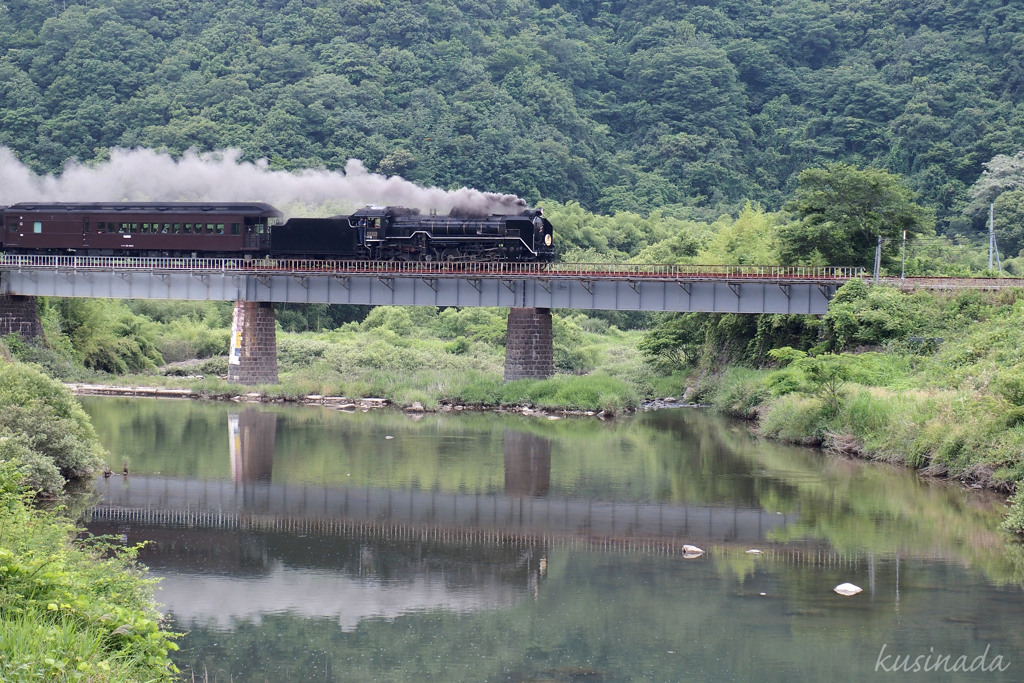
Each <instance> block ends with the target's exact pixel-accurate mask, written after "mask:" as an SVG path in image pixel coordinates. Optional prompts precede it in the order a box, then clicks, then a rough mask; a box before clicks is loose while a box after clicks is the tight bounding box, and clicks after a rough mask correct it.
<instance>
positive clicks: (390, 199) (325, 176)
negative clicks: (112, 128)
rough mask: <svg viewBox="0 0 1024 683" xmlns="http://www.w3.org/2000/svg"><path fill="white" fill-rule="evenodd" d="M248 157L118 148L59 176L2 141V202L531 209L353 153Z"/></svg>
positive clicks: (493, 211)
mask: <svg viewBox="0 0 1024 683" xmlns="http://www.w3.org/2000/svg"><path fill="white" fill-rule="evenodd" d="M240 157H241V151H240V150H237V149H227V150H222V151H218V152H210V153H199V152H196V151H194V150H190V151H188V152H186V153H185V155H184V156H182V158H181V159H178V160H175V159H173V158H172V157H171V156H170V155H169V154H166V153H162V152H156V151H153V150H149V149H114V150H112V151H111V153H110V161H106V162H102V163H98V164H95V165H91V166H86V165H84V164H81V163H78V162H75V161H72V162H68V164H67V165H66V166H65V167H64V172H63V173H61V174H60V175H59V176H39V175H36V174H35V173H33V172H32V171H31V169H29V168H28V167H27V166H25V165H24V164H23V163H21V162H20V161H19V160H18V159H17V158H16V157H15V155H14V153H13V152H12V151H11V150H10V149H8V148H6V147H0V206H2V205H7V204H15V203H18V202H43V201H48V202H117V201H166V202H171V201H211V202H229V201H262V202H267V203H270V204H274V205H277V206H286V205H289V204H295V203H303V204H307V205H321V204H324V203H327V202H339V201H341V202H349V203H351V204H353V205H354V206H363V205H366V204H373V205H391V206H406V207H410V208H417V209H420V210H422V211H426V212H431V211H433V212H437V213H448V212H449V211H451V210H452V209H455V210H456V211H458V212H459V213H464V214H476V215H489V214H502V215H510V214H516V213H519V212H520V211H522V210H523V209H524V208H526V202H525V201H524V200H522V199H520V198H519V197H516V196H515V195H508V194H498V193H494V192H481V191H479V190H473V189H469V188H465V187H464V188H462V189H459V190H442V189H440V188H436V187H429V188H428V187H420V186H419V185H416V184H415V183H412V182H410V181H408V180H405V179H403V178H400V177H398V176H392V177H390V178H388V177H385V176H382V175H378V174H376V173H370V172H369V171H367V170H366V167H365V166H363V163H362V162H361V161H359V160H358V159H349V161H348V163H347V164H346V165H345V172H344V173H339V172H334V171H324V170H304V171H274V170H271V169H270V168H268V166H267V162H266V161H265V160H260V161H258V162H256V163H250V162H243V161H239V158H240Z"/></svg>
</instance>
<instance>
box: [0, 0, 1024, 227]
mask: <svg viewBox="0 0 1024 683" xmlns="http://www.w3.org/2000/svg"><path fill="white" fill-rule="evenodd" d="M1022 59H1024V7H1022V6H1021V5H1020V4H1019V3H1013V2H1006V1H1005V0H828V1H826V2H813V1H812V0H722V1H716V0H703V1H701V0H689V1H681V0H671V1H668V0H630V1H629V2H624V1H620V0H614V1H608V2H595V1H591V0H562V2H559V3H556V2H551V0H425V1H420V0H415V1H414V0H323V1H315V2H314V1H313V0H290V1H284V0H145V1H143V0H112V1H101V0H84V1H83V0H56V1H54V0H18V1H15V2H9V3H4V4H3V5H0V145H3V146H7V147H9V148H11V149H12V150H13V151H14V152H15V154H16V155H17V156H18V157H19V158H20V159H21V160H23V161H24V162H25V163H27V164H29V165H30V166H31V167H32V168H33V169H34V170H35V171H36V172H40V173H41V172H49V173H52V172H57V171H59V170H60V169H61V167H62V166H63V164H64V163H65V161H66V160H68V159H69V158H72V157H76V158H78V159H80V160H82V161H90V160H95V159H103V158H104V157H105V155H106V154H107V153H108V152H107V150H109V149H110V148H113V147H147V148H154V149H167V150H169V151H170V152H172V153H180V152H182V151H184V150H186V149H188V148H190V147H194V148H197V149H198V150H200V151H208V150H215V149H223V148H227V147H237V148H239V149H241V150H242V152H243V155H244V158H246V159H259V158H264V157H265V158H267V159H269V160H270V163H271V165H272V166H273V167H276V168H290V169H296V168H307V167H326V168H329V169H340V168H343V167H344V164H345V162H346V160H347V159H349V158H358V159H362V160H363V161H364V162H365V164H366V166H367V168H369V169H370V170H373V171H377V172H380V173H383V174H387V175H391V174H400V175H402V176H403V177H406V178H408V179H411V180H414V181H416V182H419V183H423V184H427V185H438V186H441V187H451V186H463V185H467V186H471V187H477V188H480V189H486V190H494V191H499V192H512V193H516V194H519V195H520V196H523V197H524V198H526V199H527V200H529V201H531V202H535V201H538V200H540V199H541V198H546V199H552V200H557V201H560V202H566V201H570V200H577V201H579V202H581V203H582V205H583V206H584V207H586V208H588V209H591V210H594V211H599V212H604V213H613V212H614V211H616V210H632V211H636V212H639V213H641V214H645V215H646V214H647V213H649V212H650V211H651V210H653V209H655V208H659V207H660V208H663V209H664V210H665V215H676V216H678V217H687V218H701V219H713V218H715V217H717V215H718V212H719V211H721V210H723V209H732V210H733V213H734V214H735V211H736V209H738V208H739V207H741V206H742V203H743V201H744V200H747V199H751V200H755V201H758V202H760V203H762V205H763V206H764V207H765V208H767V209H769V210H776V209H778V208H779V207H780V206H781V205H782V203H783V202H784V201H785V199H786V198H787V197H788V196H789V195H790V194H791V193H792V191H793V189H794V187H795V183H796V174H797V173H799V172H800V171H801V170H803V169H805V168H807V167H809V166H813V165H818V164H821V163H823V162H826V161H844V162H847V163H849V164H852V165H855V166H859V167H867V166H876V167H879V168H883V169H886V170H888V171H891V172H893V173H897V174H901V175H903V176H904V177H906V178H907V180H908V182H909V184H910V186H911V187H912V188H913V189H915V190H917V191H918V192H919V193H920V201H921V203H922V204H924V205H926V206H931V207H933V208H934V209H935V210H936V211H937V214H938V217H939V223H938V228H939V231H940V232H943V231H946V232H949V231H966V230H968V229H969V228H970V227H971V225H970V223H971V222H970V220H968V219H965V218H964V217H963V214H962V210H963V207H964V206H965V205H966V204H967V199H968V197H967V188H968V187H969V186H970V185H971V184H972V183H974V182H975V181H976V180H977V179H978V176H979V174H980V173H981V170H982V164H983V163H984V162H986V161H988V160H990V159H991V158H992V157H994V156H995V155H997V154H1007V155H1012V154H1014V153H1015V152H1017V151H1018V149H1019V148H1020V147H1021V146H1022V145H1024V104H1022V98H1024V65H1022V62H1021V60H1022ZM982 220H983V218H982V217H980V216H978V217H977V220H976V221H975V225H974V227H975V228H977V227H979V226H980V222H981V221H982Z"/></svg>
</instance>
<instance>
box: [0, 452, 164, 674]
mask: <svg viewBox="0 0 1024 683" xmlns="http://www.w3.org/2000/svg"><path fill="white" fill-rule="evenodd" d="M21 484H22V480H21V475H20V473H19V471H18V468H16V467H15V466H14V464H13V463H12V462H9V461H7V462H4V461H0V529H3V535H2V536H0V576H3V581H0V604H2V605H3V610H0V653H2V656H0V680H4V681H15V680H25V681H27V680H86V681H108V680H109V681H140V680H147V681H154V680H168V681H169V680H173V676H174V674H175V673H177V669H176V668H175V667H174V665H173V664H172V663H171V661H170V659H169V658H168V653H169V651H171V650H176V649H178V648H177V645H175V644H174V642H173V639H174V638H175V637H176V635H175V634H171V633H167V632H165V631H162V630H161V629H160V615H159V614H158V613H157V611H156V608H155V605H154V602H153V582H151V581H149V580H147V579H145V578H143V577H142V570H141V568H140V567H139V566H138V565H137V564H136V563H135V555H136V552H137V548H123V547H120V546H113V545H110V544H105V543H102V542H92V543H88V544H87V543H84V542H75V541H74V540H73V539H74V538H75V535H76V534H77V532H78V530H77V529H75V528H74V527H73V526H72V525H71V524H70V523H68V522H67V521H66V520H64V519H62V518H60V517H59V516H58V515H57V513H54V512H45V511H41V510H39V509H36V508H33V507H31V506H30V504H29V502H28V500H27V499H26V497H25V495H24V494H23V493H22V492H21V489H20V487H21Z"/></svg>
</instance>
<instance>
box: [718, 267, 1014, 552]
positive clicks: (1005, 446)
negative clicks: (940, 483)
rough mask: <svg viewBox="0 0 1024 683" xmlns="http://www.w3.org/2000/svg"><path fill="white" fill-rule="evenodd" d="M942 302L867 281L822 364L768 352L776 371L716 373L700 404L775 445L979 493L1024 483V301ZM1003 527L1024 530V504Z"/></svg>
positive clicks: (974, 297)
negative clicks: (895, 467)
mask: <svg viewBox="0 0 1024 683" xmlns="http://www.w3.org/2000/svg"><path fill="white" fill-rule="evenodd" d="M1020 297H1021V293H1020V292H1019V291H1013V292H1003V293H1000V294H994V293H993V294H983V293H978V292H969V293H960V294H956V295H951V296H946V297H941V296H938V297H937V296H935V295H932V294H912V295H907V294H901V293H898V292H896V291H895V290H891V289H885V288H868V287H866V286H865V285H864V284H863V283H855V284H852V285H849V286H848V288H844V290H841V293H840V295H839V296H838V297H837V300H836V302H835V303H834V305H833V308H832V310H831V311H830V312H829V314H828V315H827V316H826V317H825V320H824V323H823V324H824V328H825V332H826V337H827V341H826V342H824V343H823V344H822V345H821V346H820V347H819V348H818V349H815V350H813V351H819V352H820V351H825V350H828V347H829V346H832V347H834V350H836V351H840V350H841V349H855V352H849V351H847V352H839V353H819V354H817V355H814V353H813V351H812V354H810V355H809V354H807V353H805V352H802V351H797V350H794V349H791V348H783V349H776V350H774V351H772V352H769V354H768V355H769V356H770V357H772V358H774V360H775V361H776V365H775V367H774V368H772V369H759V370H755V369H749V368H742V367H732V368H730V369H728V370H726V371H725V372H724V373H721V374H706V375H704V378H703V379H702V380H701V384H700V386H699V389H698V396H699V397H700V399H701V400H703V401H706V402H709V403H711V404H713V405H714V406H715V407H716V408H717V409H719V410H721V411H722V412H725V413H727V414H730V415H735V416H739V417H743V418H747V419H752V420H756V422H757V426H758V430H759V431H760V432H761V433H762V434H764V435H765V436H768V437H771V438H776V439H780V440H783V441H791V442H794V443H801V444H806V445H813V446H821V447H823V448H826V449H828V450H831V451H835V452H840V453H847V454H851V455H855V456H858V457H862V458H867V459H874V460H881V461H885V462H890V463H897V464H900V465H905V466H907V467H911V468H914V469H916V470H918V471H919V472H921V473H922V474H925V475H931V476H946V477H950V478H952V479H955V480H958V481H960V482H961V483H962V484H964V485H966V486H970V487H984V488H991V489H994V490H997V491H1004V492H1011V491H1014V490H1015V489H1016V488H1017V486H1018V484H1019V482H1020V481H1021V480H1022V479H1024V300H1021V298H1020ZM1004 526H1005V527H1006V528H1007V529H1010V530H1012V531H1014V532H1016V533H1021V532H1024V497H1022V496H1019V495H1018V496H1016V497H1015V498H1013V499H1012V504H1011V509H1010V513H1009V515H1008V517H1007V519H1006V521H1005V524H1004Z"/></svg>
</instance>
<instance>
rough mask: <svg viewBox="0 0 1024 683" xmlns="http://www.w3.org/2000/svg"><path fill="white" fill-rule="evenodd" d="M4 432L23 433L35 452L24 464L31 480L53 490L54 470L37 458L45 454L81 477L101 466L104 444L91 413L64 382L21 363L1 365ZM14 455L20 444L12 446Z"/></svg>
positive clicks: (65, 474)
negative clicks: (88, 414) (83, 407)
mask: <svg viewBox="0 0 1024 683" xmlns="http://www.w3.org/2000/svg"><path fill="white" fill-rule="evenodd" d="M0 431H5V432H6V433H7V434H10V435H15V436H19V435H20V437H21V439H23V441H21V440H19V442H20V443H23V444H24V445H25V446H27V447H28V449H29V450H30V451H32V452H33V454H34V455H33V456H32V458H31V459H30V460H29V461H23V462H22V464H23V465H25V466H26V467H27V470H28V473H29V475H30V476H31V477H32V479H31V480H30V482H29V483H30V484H32V485H38V486H40V488H41V489H42V490H45V491H48V492H52V490H53V488H54V486H53V483H54V482H53V480H52V472H51V470H50V469H49V468H48V467H45V466H43V465H42V464H41V463H39V462H38V457H45V458H46V459H48V460H49V461H50V462H52V463H53V466H54V467H55V468H56V469H57V470H58V471H59V472H60V474H61V475H62V476H63V477H64V478H66V479H83V478H86V477H89V476H92V475H93V474H94V473H96V472H97V471H99V469H100V468H101V467H103V448H102V447H101V446H100V444H99V440H98V439H97V437H96V432H95V431H94V430H93V428H92V424H91V423H90V422H89V417H88V416H87V415H86V414H85V411H83V410H82V407H81V406H80V405H79V404H78V402H77V401H76V400H75V399H74V397H73V396H72V395H71V392H70V391H69V390H68V389H67V388H65V387H64V386H63V385H61V384H60V383H58V382H56V381H54V380H52V379H50V378H49V377H47V376H46V375H44V374H43V373H42V372H40V371H39V370H38V369H36V368H34V367H32V366H29V365H24V364H21V363H4V364H2V365H0ZM11 448H12V451H11V452H12V454H18V453H20V452H21V449H20V448H19V447H18V446H17V445H12V446H11Z"/></svg>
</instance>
